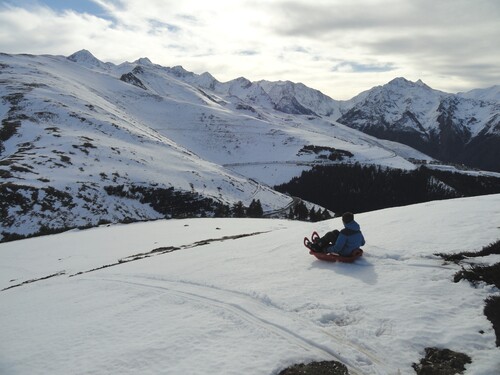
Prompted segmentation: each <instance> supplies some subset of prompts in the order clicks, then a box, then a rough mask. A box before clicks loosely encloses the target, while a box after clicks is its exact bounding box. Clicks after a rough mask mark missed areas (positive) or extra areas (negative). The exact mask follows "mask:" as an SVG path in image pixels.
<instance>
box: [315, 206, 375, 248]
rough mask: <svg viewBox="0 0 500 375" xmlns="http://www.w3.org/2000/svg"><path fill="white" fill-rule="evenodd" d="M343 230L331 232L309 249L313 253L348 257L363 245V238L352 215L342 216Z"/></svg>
mask: <svg viewBox="0 0 500 375" xmlns="http://www.w3.org/2000/svg"><path fill="white" fill-rule="evenodd" d="M342 222H343V223H344V229H342V230H341V231H340V232H339V231H338V230H336V229H335V230H333V231H331V232H328V233H327V234H325V235H324V236H323V237H321V238H320V239H318V240H317V241H315V242H314V243H313V244H312V245H311V247H312V250H313V251H316V252H321V253H337V254H339V255H341V256H344V257H349V256H351V255H352V252H353V251H354V250H356V249H359V248H360V247H361V246H363V245H364V244H365V238H364V237H363V233H361V229H360V226H359V224H358V223H357V222H356V221H354V215H353V214H352V213H351V212H346V213H344V214H343V215H342Z"/></svg>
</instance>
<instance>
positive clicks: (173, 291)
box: [88, 277, 398, 375]
mask: <svg viewBox="0 0 500 375" xmlns="http://www.w3.org/2000/svg"><path fill="white" fill-rule="evenodd" d="M88 280H91V279H88ZM96 280H103V281H108V282H116V283H123V284H128V285H132V286H135V287H139V288H150V289H156V290H159V291H162V292H165V293H168V294H170V295H175V296H177V297H180V298H183V299H186V300H191V301H195V302H199V303H202V304H205V305H209V306H211V307H213V308H215V309H216V310H217V309H219V310H224V311H226V312H229V313H231V314H234V315H236V316H238V317H239V318H241V319H243V320H244V321H246V322H248V323H249V324H250V325H253V326H256V327H259V328H261V329H264V330H266V331H268V332H270V333H271V334H273V335H276V336H279V337H281V338H283V339H285V340H286V341H287V342H289V343H292V344H294V345H297V346H298V347H301V348H303V349H304V350H305V351H306V352H309V353H312V354H315V355H316V356H318V357H319V358H323V359H325V358H327V359H333V360H337V361H340V362H342V363H344V364H345V365H346V366H347V367H348V369H349V373H350V374H353V375H354V374H358V375H362V374H367V375H368V374H370V375H372V374H384V375H385V374H397V373H398V371H397V370H390V369H388V368H386V366H385V365H384V363H383V361H382V360H380V359H379V358H377V357H376V356H375V355H374V354H373V353H371V352H369V351H368V350H367V349H365V348H363V347H361V346H359V345H356V344H354V343H352V342H350V341H348V340H345V339H344V338H342V337H340V336H338V335H335V334H334V333H331V332H328V331H327V330H326V329H324V328H322V327H319V326H317V325H315V324H314V323H312V322H310V321H308V320H305V319H302V318H300V317H298V316H297V315H295V314H293V313H291V312H287V311H285V310H282V309H280V308H279V307H277V306H276V305H273V304H272V303H271V302H268V301H266V300H265V299H262V298H259V297H254V296H252V295H248V294H245V293H242V292H237V291H232V290H227V289H222V288H218V287H215V286H210V285H202V284H196V283H192V282H187V281H173V280H167V279H164V278H154V277H137V281H131V280H130V279H127V280H123V279H120V278H106V279H96ZM326 340H327V341H328V344H322V343H320V342H322V341H323V342H325V341H326Z"/></svg>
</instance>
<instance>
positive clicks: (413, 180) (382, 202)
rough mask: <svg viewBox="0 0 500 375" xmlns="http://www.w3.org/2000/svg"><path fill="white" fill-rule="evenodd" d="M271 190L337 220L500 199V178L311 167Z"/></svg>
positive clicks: (357, 166) (426, 171) (427, 171)
mask: <svg viewBox="0 0 500 375" xmlns="http://www.w3.org/2000/svg"><path fill="white" fill-rule="evenodd" d="M275 189H276V190H278V191H280V192H283V193H288V194H290V195H293V196H296V197H299V198H301V199H304V200H307V201H309V202H313V203H316V204H318V205H320V206H322V207H325V208H327V209H329V210H330V211H333V212H335V213H336V214H341V213H342V212H345V211H352V212H366V211H372V210H377V209H381V208H387V207H395V206H403V205H408V204H414V203H420V202H427V201H430V200H438V199H448V198H457V197H463V196H474V195H482V194H495V193H500V178H497V177H492V176H480V175H476V176H474V175H467V174H464V173H452V172H446V171H437V170H433V169H430V168H427V167H424V166H422V167H420V168H418V169H416V170H413V171H404V170H400V169H391V168H382V167H380V166H373V165H371V166H362V165H360V164H354V165H336V166H315V167H314V168H313V169H311V170H309V171H304V172H303V173H302V175H301V176H300V177H295V178H293V179H292V180H291V181H289V182H288V183H285V184H282V185H279V186H275Z"/></svg>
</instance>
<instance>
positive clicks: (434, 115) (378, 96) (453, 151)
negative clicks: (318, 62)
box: [337, 78, 500, 171]
mask: <svg viewBox="0 0 500 375" xmlns="http://www.w3.org/2000/svg"><path fill="white" fill-rule="evenodd" d="M344 108H345V109H344V111H343V115H342V116H341V117H340V118H338V119H337V121H339V122H341V123H343V124H345V125H349V126H351V127H353V128H356V129H360V130H363V131H364V132H367V133H368V134H372V135H374V136H377V137H379V138H384V139H391V140H394V141H397V142H402V143H404V144H407V145H410V146H412V147H415V148H417V149H418V150H420V151H422V152H424V153H426V154H429V155H431V156H433V157H435V158H437V159H439V160H444V161H451V162H456V163H465V164H466V165H472V166H474V167H478V168H483V169H487V170H493V171H500V164H499V163H500V154H499V152H500V151H499V150H500V101H499V100H498V86H495V87H492V88H491V89H488V90H475V91H471V92H469V93H467V94H458V95H454V94H447V93H444V92H441V91H437V90H433V89H431V88H430V87H429V86H427V85H426V84H424V83H423V82H422V81H420V80H419V81H417V82H411V81H408V80H406V79H404V78H396V79H394V80H392V81H391V82H389V83H388V84H386V85H384V86H378V87H374V88H373V89H371V90H368V91H366V92H364V93H361V94H360V95H358V96H357V97H355V98H353V99H352V100H351V101H349V102H348V103H347V104H346V107H344Z"/></svg>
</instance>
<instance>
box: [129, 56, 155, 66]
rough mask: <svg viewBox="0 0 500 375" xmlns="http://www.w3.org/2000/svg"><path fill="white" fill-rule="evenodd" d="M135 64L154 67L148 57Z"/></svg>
mask: <svg viewBox="0 0 500 375" xmlns="http://www.w3.org/2000/svg"><path fill="white" fill-rule="evenodd" d="M134 64H139V65H150V66H151V65H153V63H152V62H151V60H150V59H148V58H147V57H141V58H140V59H137V60H135V61H134Z"/></svg>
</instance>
